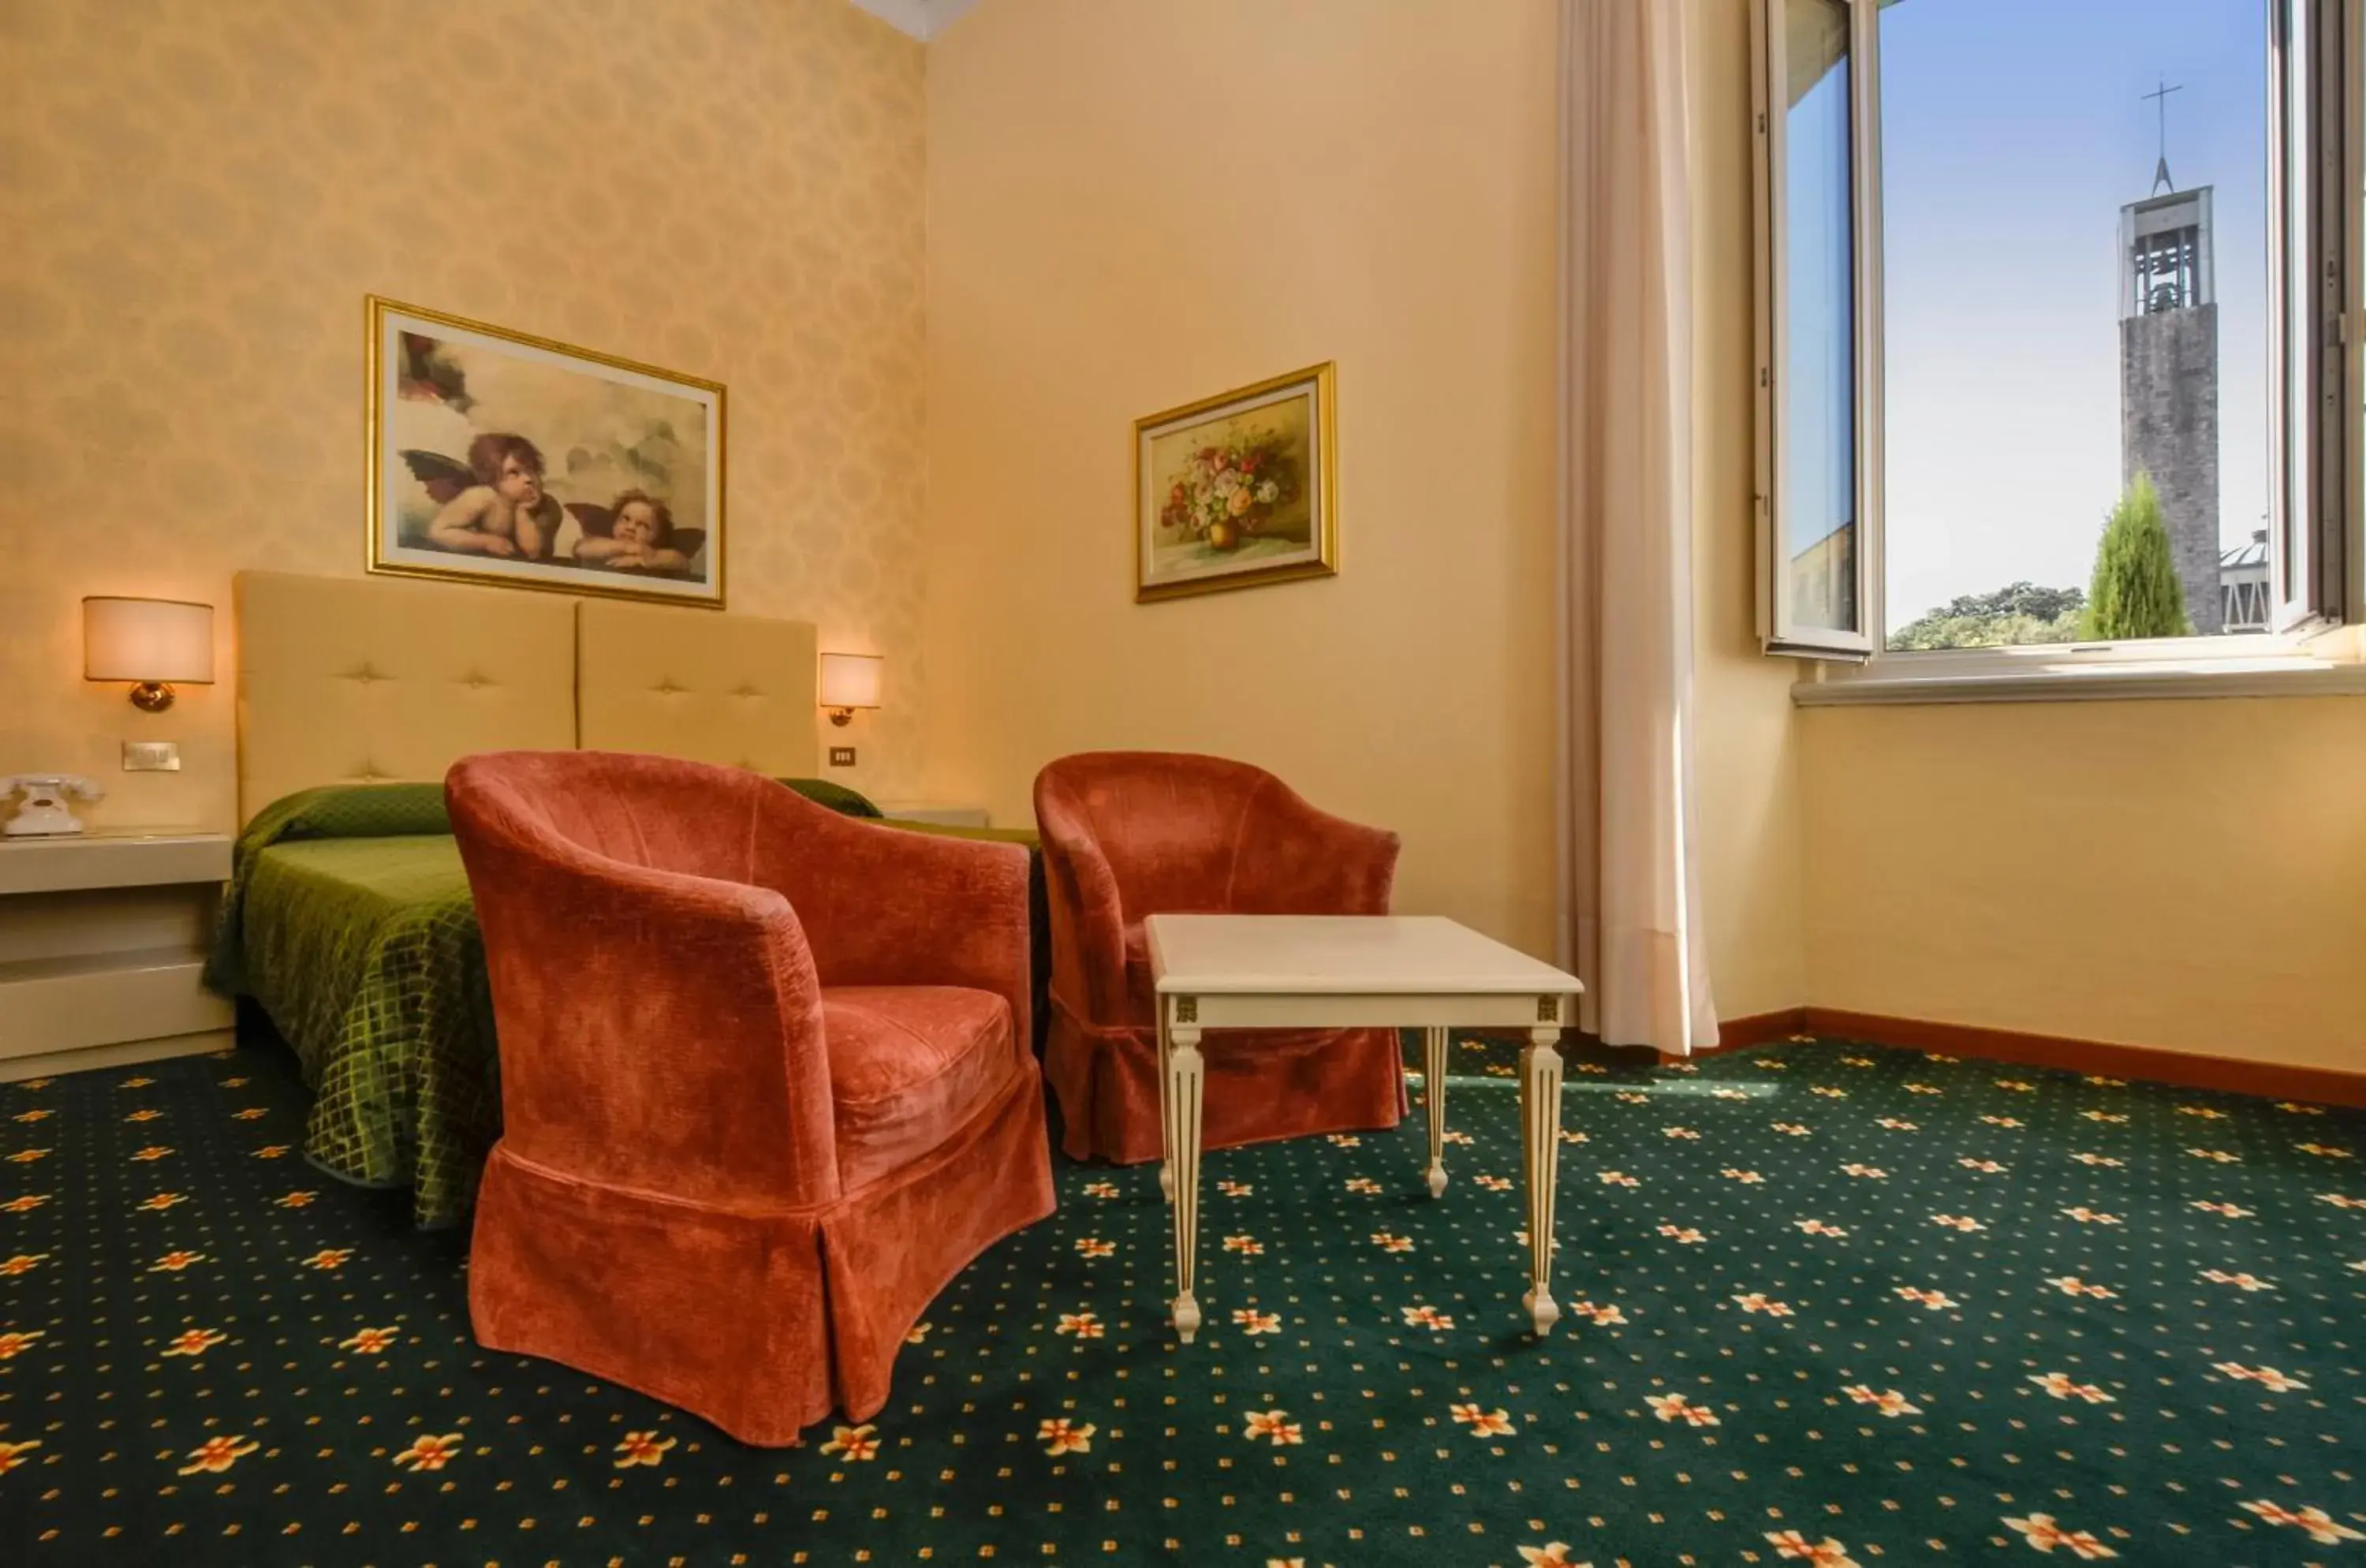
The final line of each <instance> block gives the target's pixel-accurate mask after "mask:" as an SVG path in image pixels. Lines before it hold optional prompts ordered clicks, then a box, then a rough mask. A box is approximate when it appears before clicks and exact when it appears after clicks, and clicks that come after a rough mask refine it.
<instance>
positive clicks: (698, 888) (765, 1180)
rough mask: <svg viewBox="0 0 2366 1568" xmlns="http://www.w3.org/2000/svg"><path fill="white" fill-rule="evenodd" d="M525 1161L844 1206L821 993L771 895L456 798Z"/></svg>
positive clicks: (511, 1120) (514, 1141)
mask: <svg viewBox="0 0 2366 1568" xmlns="http://www.w3.org/2000/svg"><path fill="white" fill-rule="evenodd" d="M452 798H453V802H454V806H455V813H454V816H455V826H456V828H457V829H459V831H458V838H459V843H460V850H461V856H462V859H463V861H464V862H465V863H466V864H467V866H468V874H469V882H470V885H471V888H472V891H473V896H474V898H475V902H476V907H477V913H478V920H479V927H480V928H481V930H482V931H483V933H484V937H485V962H486V967H487V971H488V973H489V976H490V980H491V984H492V993H493V1003H494V1011H495V1021H496V1024H497V1027H498V1028H499V1030H500V1032H501V1046H502V1052H501V1055H502V1073H501V1078H502V1084H501V1098H502V1108H503V1111H504V1122H505V1123H506V1125H505V1129H504V1137H505V1139H506V1141H507V1142H508V1143H509V1145H510V1147H511V1149H512V1151H513V1153H514V1154H516V1155H517V1156H520V1157H522V1158H524V1159H527V1160H530V1161H533V1162H535V1163H537V1164H542V1165H546V1166H550V1167H553V1168H558V1169H563V1170H568V1171H570V1172H574V1173H577V1174H584V1175H591V1176H595V1177H598V1178H599V1179H606V1180H611V1181H614V1182H616V1183H618V1184H620V1185H624V1186H628V1187H636V1188H642V1189H647V1190H663V1191H667V1192H670V1193H673V1194H675V1195H677V1196H681V1197H683V1198H685V1199H689V1200H693V1201H709V1202H716V1203H723V1204H729V1205H771V1204H779V1203H783V1202H785V1203H789V1204H793V1205H800V1206H801V1205H805V1204H810V1203H817V1202H823V1201H828V1200H830V1199H832V1198H834V1197H836V1196H837V1192H838V1162H837V1138H836V1130H835V1128H836V1123H835V1120H834V1114H833V1106H832V1101H831V1097H830V1086H829V1062H828V1051H827V1047H826V1045H825V1043H824V1042H823V1039H822V1032H821V1003H820V987H819V984H818V982H817V978H816V976H815V973H814V965H813V961H812V959H811V957H810V956H809V955H808V953H807V952H806V943H805V942H804V940H803V937H802V935H801V933H800V931H799V927H798V920H797V917H796V915H795V913H794V911H793V910H792V909H791V908H789V907H788V906H787V904H786V903H784V902H783V899H782V898H781V897H780V896H779V895H778V894H776V893H772V892H770V891H767V890H765V889H763V888H760V887H751V886H745V885H744V884H739V883H734V882H728V881H722V880H716V879H714V878H709V877H704V876H697V875H692V874H686V873H682V872H676V871H667V870H659V869H655V868H651V867H648V866H642V865H635V864H631V863H625V862H621V861H616V860H613V859H609V858H606V857H603V856H598V855H594V854H591V853H590V852H586V851H584V850H582V849H581V848H580V847H579V846H577V845H574V844H572V843H569V842H567V841H564V840H558V839H555V838H552V837H549V836H547V835H532V834H531V833H530V832H528V831H526V830H523V829H521V825H520V824H518V823H517V822H516V821H515V820H514V819H513V818H512V816H511V814H510V813H509V812H508V811H507V810H506V809H505V808H504V806H503V804H502V803H501V802H500V801H498V800H490V799H485V798H482V797H481V796H476V795H475V794H474V792H473V791H472V790H471V789H470V787H469V785H468V783H467V782H466V781H462V780H458V779H456V781H455V783H454V784H453V785H452Z"/></svg>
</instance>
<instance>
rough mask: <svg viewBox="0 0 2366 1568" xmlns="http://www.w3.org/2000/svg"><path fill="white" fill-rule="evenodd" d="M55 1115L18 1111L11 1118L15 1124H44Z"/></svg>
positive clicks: (47, 1112)
mask: <svg viewBox="0 0 2366 1568" xmlns="http://www.w3.org/2000/svg"><path fill="white" fill-rule="evenodd" d="M56 1114H57V1112H56V1111H18V1112H17V1114H16V1116H15V1117H13V1118H12V1120H14V1121H17V1122H46V1121H48V1120H49V1119H50V1118H51V1117H52V1116H55V1115H56Z"/></svg>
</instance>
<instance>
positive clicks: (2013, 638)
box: [1889, 581, 2087, 651]
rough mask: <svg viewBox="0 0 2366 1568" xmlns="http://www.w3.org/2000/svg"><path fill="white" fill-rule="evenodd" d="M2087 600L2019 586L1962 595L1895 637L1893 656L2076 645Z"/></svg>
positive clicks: (2063, 591) (2075, 592)
mask: <svg viewBox="0 0 2366 1568" xmlns="http://www.w3.org/2000/svg"><path fill="white" fill-rule="evenodd" d="M2086 606H2087V595H2086V592H2084V591H2083V590H2081V589H2077V588H2040V587H2038V586H2037V584H2035V583H2034V582H2027V581H2022V582H2015V583H2012V584H2011V585H2010V586H2008V587H2004V588H1999V589H1994V590H1992V591H1990V592H1987V593H1963V594H1958V595H1956V596H1955V598H1954V599H1951V600H1949V601H1948V602H1947V603H1946V604H1942V605H1940V606H1939V607H1938V608H1937V609H1934V610H1927V611H1925V612H1924V613H1923V614H1921V615H1918V616H1916V617H1915V618H1914V619H1913V620H1911V621H1909V622H1908V623H1907V624H1906V625H1904V626H1900V627H1898V629H1897V630H1896V631H1893V632H1891V633H1890V634H1889V646H1890V649H1891V650H1892V651H1902V650H1906V649H1940V648H2010V647H2012V646H2014V645H2016V644H2019V643H2029V642H2076V641H2078V640H2079V614H2080V612H2082V611H2083V610H2085V608H2086Z"/></svg>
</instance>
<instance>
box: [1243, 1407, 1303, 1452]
mask: <svg viewBox="0 0 2366 1568" xmlns="http://www.w3.org/2000/svg"><path fill="white" fill-rule="evenodd" d="M1241 1436H1242V1437H1244V1438H1247V1439H1248V1440H1249V1441H1250V1442H1253V1443H1254V1442H1256V1440H1257V1439H1258V1438H1264V1439H1265V1440H1266V1441H1268V1442H1269V1443H1271V1444H1272V1445H1273V1446H1274V1447H1275V1448H1283V1447H1286V1446H1289V1445H1292V1444H1296V1443H1302V1442H1304V1441H1305V1440H1306V1439H1305V1438H1303V1437H1301V1435H1300V1433H1299V1429H1298V1423H1297V1422H1295V1421H1292V1420H1291V1419H1290V1412H1289V1411H1287V1410H1252V1411H1250V1412H1249V1413H1248V1416H1247V1424H1246V1425H1245V1426H1244V1427H1242V1428H1241Z"/></svg>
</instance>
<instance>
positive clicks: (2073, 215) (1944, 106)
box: [1881, 0, 2275, 649]
mask: <svg viewBox="0 0 2366 1568" xmlns="http://www.w3.org/2000/svg"><path fill="white" fill-rule="evenodd" d="M2266 10H2267V7H2266V6H2263V5H2261V4H2259V3H2258V0H2252V3H2249V4H2238V3H2236V0H2079V4H2077V5H2075V6H2066V5H2063V4H2061V0H1898V3H1897V4H1893V5H1890V6H1887V7H1885V9H1884V10H1883V12H1882V27H1881V41H1882V74H1881V118H1882V224H1883V288H1884V323H1883V324H1884V333H1885V336H1884V366H1883V374H1884V389H1883V398H1884V403H1883V412H1884V421H1883V423H1884V434H1885V442H1886V445H1885V450H1884V454H1883V457H1884V462H1883V474H1884V509H1883V519H1884V521H1883V529H1884V534H1883V568H1884V572H1885V590H1886V592H1885V600H1886V604H1885V610H1886V615H1887V622H1888V625H1887V628H1886V633H1887V644H1888V646H1889V647H1890V648H1892V649H1899V648H1961V647H1980V646H1989V645H1994V644H2000V643H2019V642H2065V641H2071V640H2079V639H2095V640H2106V639H2108V640H2112V641H2128V640H2135V639H2139V638H2144V637H2164V636H2177V635H2183V634H2185V633H2187V632H2188V631H2191V632H2193V633H2199V634H2214V633H2227V634H2240V633H2247V632H2249V633H2256V632H2259V631H2264V630H2265V629H2267V626H2268V622H2269V618H2270V610H2271V607H2272V606H2271V601H2272V599H2273V596H2274V595H2273V584H2271V583H2270V581H2269V572H2270V562H2269V555H2270V552H2269V550H2268V548H2267V533H2266V530H2267V528H2268V526H2269V515H2270V482H2271V476H2272V475H2273V473H2274V468H2275V465H2274V463H2273V462H2272V461H2271V460H2270V452H2269V430H2270V421H2269V417H2268V416H2269V407H2270V405H2269V398H2270V387H2269V367H2270V361H2269V355H2268V346H2269V335H2268V334H2269V332H2270V316H2269V311H2268V309H2267V300H2268V298H2269V295H2268V288H2269V278H2268V266H2267V235H2268V229H2267V224H2268V211H2269V204H2268V199H2267V198H2268V182H2267V145H2268V141H2267V137H2268V115H2267V87H2268V53H2267V33H2266Z"/></svg>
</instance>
